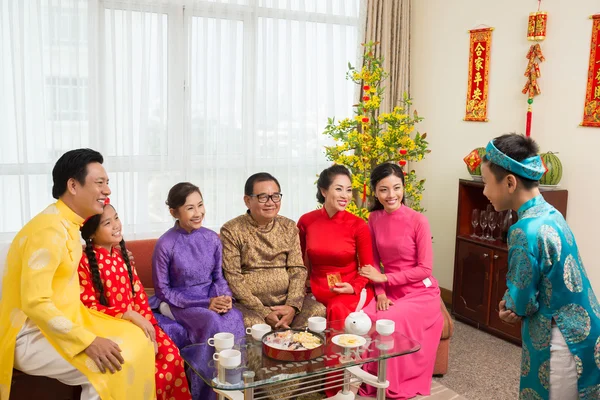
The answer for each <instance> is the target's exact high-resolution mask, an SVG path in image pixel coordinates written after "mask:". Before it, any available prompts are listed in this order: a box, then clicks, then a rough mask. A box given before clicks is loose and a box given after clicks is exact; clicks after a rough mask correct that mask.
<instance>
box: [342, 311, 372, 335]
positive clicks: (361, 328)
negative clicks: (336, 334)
mask: <svg viewBox="0 0 600 400" xmlns="http://www.w3.org/2000/svg"><path fill="white" fill-rule="evenodd" d="M372 325H373V323H372V322H371V318H369V316H368V315H367V314H365V312H364V311H362V310H360V311H357V312H352V313H350V315H348V316H347V317H346V322H345V328H346V333H352V334H354V335H366V334H367V333H369V330H371V326H372Z"/></svg>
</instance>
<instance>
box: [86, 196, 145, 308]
mask: <svg viewBox="0 0 600 400" xmlns="http://www.w3.org/2000/svg"><path fill="white" fill-rule="evenodd" d="M104 207H112V205H110V204H107V205H105V206H104ZM113 209H114V207H113ZM101 218H102V214H96V215H94V216H93V217H90V218H89V219H88V220H87V221H85V223H84V224H83V226H82V227H81V229H80V230H81V237H83V240H85V255H86V256H87V258H88V261H89V264H90V271H91V273H92V283H93V284H94V287H95V288H96V290H98V293H99V296H98V301H100V304H102V305H103V306H107V305H108V302H107V301H106V296H104V285H103V284H102V279H101V278H100V270H99V269H98V260H97V259H96V253H94V246H93V241H92V239H91V236H92V235H93V234H94V232H96V229H98V225H100V219H101ZM119 246H121V256H122V257H123V261H125V265H126V266H127V273H128V274H129V283H131V293H132V295H133V296H135V289H134V287H133V272H132V270H131V263H130V262H129V256H128V255H127V248H126V247H125V240H121V243H119Z"/></svg>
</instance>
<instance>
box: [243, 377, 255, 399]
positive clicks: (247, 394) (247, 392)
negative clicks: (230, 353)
mask: <svg viewBox="0 0 600 400" xmlns="http://www.w3.org/2000/svg"><path fill="white" fill-rule="evenodd" d="M242 376H243V377H244V384H245V385H248V384H250V383H253V382H254V371H244V373H243V375H242ZM253 399H254V388H253V387H249V388H246V389H244V400H253Z"/></svg>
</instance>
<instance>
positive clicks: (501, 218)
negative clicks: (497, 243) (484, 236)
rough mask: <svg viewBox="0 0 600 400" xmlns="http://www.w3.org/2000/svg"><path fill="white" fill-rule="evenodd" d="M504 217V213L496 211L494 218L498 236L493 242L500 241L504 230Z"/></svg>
mask: <svg viewBox="0 0 600 400" xmlns="http://www.w3.org/2000/svg"><path fill="white" fill-rule="evenodd" d="M505 216H506V214H505V212H504V211H498V215H497V216H496V227H497V228H498V236H496V238H495V240H502V231H503V230H504V217H505Z"/></svg>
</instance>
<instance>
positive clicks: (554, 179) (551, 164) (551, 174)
mask: <svg viewBox="0 0 600 400" xmlns="http://www.w3.org/2000/svg"><path fill="white" fill-rule="evenodd" d="M540 157H542V161H543V162H544V165H545V166H546V168H548V171H546V173H545V174H544V176H542V179H540V184H541V185H558V183H559V182H560V179H561V178H562V163H561V162H560V160H559V158H558V156H557V155H556V154H555V153H552V152H551V151H549V152H547V153H543V154H540Z"/></svg>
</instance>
